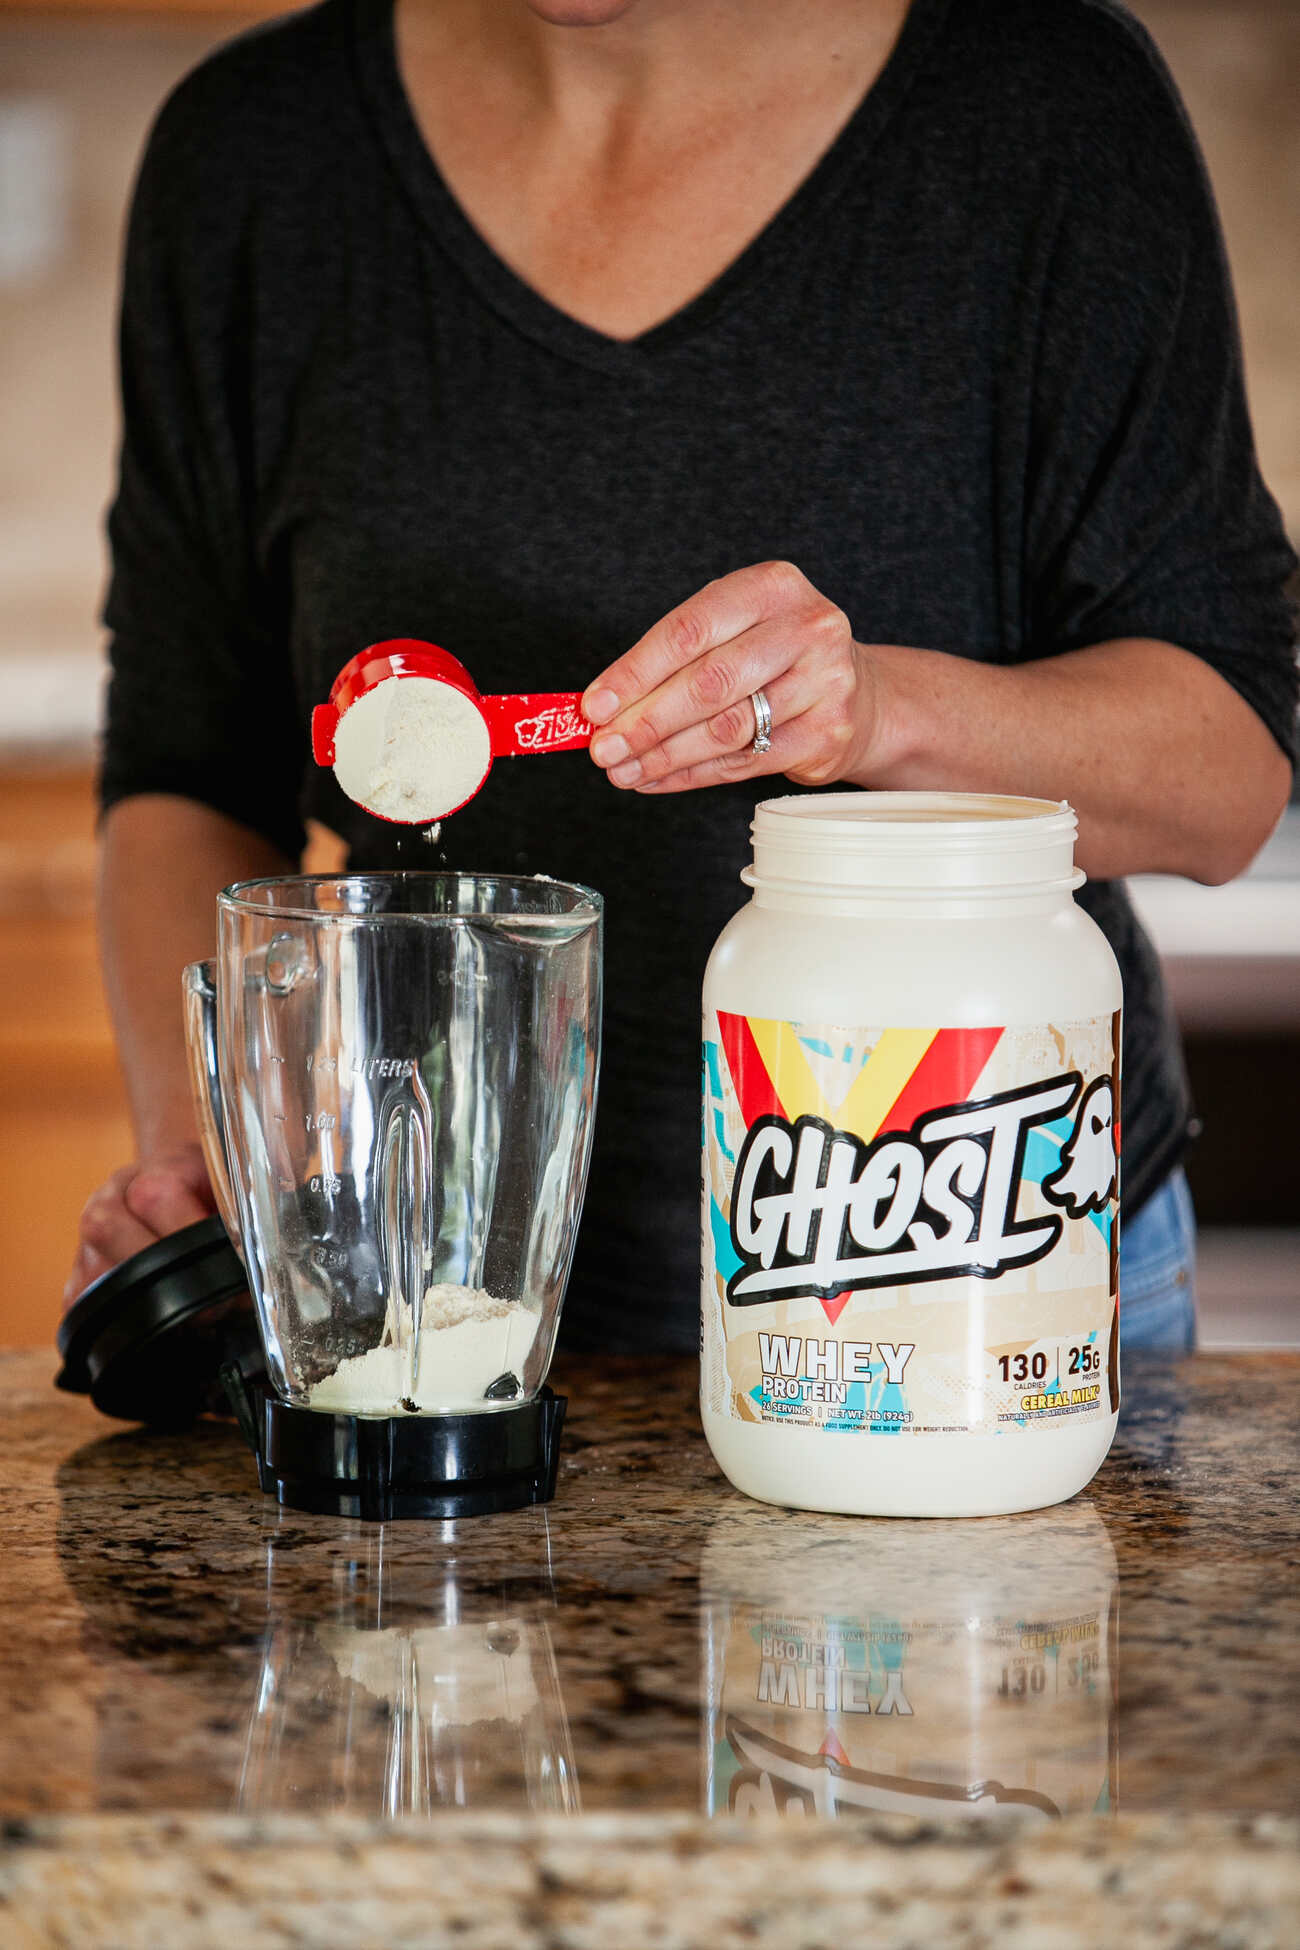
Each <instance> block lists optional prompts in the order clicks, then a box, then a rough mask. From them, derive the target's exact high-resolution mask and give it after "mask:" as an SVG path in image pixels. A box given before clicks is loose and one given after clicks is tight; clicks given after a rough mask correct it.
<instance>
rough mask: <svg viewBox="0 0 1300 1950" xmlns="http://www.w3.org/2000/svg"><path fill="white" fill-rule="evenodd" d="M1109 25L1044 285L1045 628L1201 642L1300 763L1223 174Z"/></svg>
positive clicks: (1040, 395) (1038, 375) (1086, 97)
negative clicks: (1228, 242) (1224, 213)
mask: <svg viewBox="0 0 1300 1950" xmlns="http://www.w3.org/2000/svg"><path fill="white" fill-rule="evenodd" d="M1108 41H1109V45H1108V46H1107V48H1106V49H1105V54H1106V59H1105V63H1104V72H1101V71H1098V72H1095V73H1094V74H1093V75H1092V77H1091V78H1090V77H1089V76H1088V75H1087V74H1084V75H1082V76H1081V77H1079V82H1080V90H1079V97H1078V99H1077V100H1076V102H1075V105H1074V107H1075V112H1074V114H1073V115H1072V116H1071V118H1070V119H1071V122H1072V124H1073V126H1074V129H1075V135H1074V137H1073V139H1072V141H1070V142H1069V146H1070V148H1071V154H1070V158H1069V164H1068V167H1067V169H1066V170H1065V172H1063V181H1062V183H1061V185H1060V187H1059V196H1058V209H1057V222H1056V226H1055V232H1054V243H1053V250H1052V254H1051V261H1050V265H1049V268H1048V272H1047V275H1046V278H1045V280H1044V283H1043V287H1042V310H1041V317H1040V331H1039V336H1038V351H1037V361H1036V370H1035V374H1034V383H1033V390H1032V407H1031V419H1032V427H1031V438H1030V468H1029V472H1030V479H1029V481H1028V483H1027V489H1028V495H1027V503H1026V506H1027V510H1028V514H1027V522H1026V529H1027V533H1026V546H1027V555H1028V566H1029V586H1030V591H1031V595H1030V605H1031V614H1030V617H1029V624H1030V641H1031V643H1032V645H1033V646H1034V649H1035V651H1036V652H1038V653H1041V652H1043V651H1046V650H1064V649H1071V648H1078V647H1080V646H1083V645H1086V644H1090V643H1099V642H1104V641H1107V640H1110V639H1114V638H1119V637H1150V638H1157V639H1161V640H1163V641H1166V642H1170V643H1175V644H1177V645H1179V646H1180V647H1181V648H1183V649H1186V650H1190V651H1193V652H1194V653H1195V654H1196V655H1197V656H1200V657H1203V658H1204V659H1205V660H1206V661H1207V662H1208V663H1210V664H1211V665H1213V667H1214V668H1215V670H1217V671H1218V672H1219V673H1220V674H1221V675H1222V676H1223V677H1224V678H1225V679H1226V680H1227V681H1228V683H1229V684H1231V685H1232V686H1233V688H1234V689H1235V690H1237V691H1238V692H1239V693H1240V694H1241V696H1242V697H1244V698H1245V699H1246V701H1247V703H1249V704H1250V705H1251V706H1252V707H1253V709H1254V710H1255V711H1256V712H1257V713H1258V715H1259V716H1260V717H1261V718H1262V719H1263V721H1264V723H1265V724H1266V725H1267V726H1268V728H1269V730H1270V731H1271V732H1272V734H1273V736H1274V738H1275V739H1276V740H1277V742H1278V744H1279V745H1280V746H1281V747H1282V749H1283V750H1284V751H1285V753H1286V754H1287V756H1288V757H1289V758H1290V759H1291V760H1292V762H1293V763H1294V761H1295V756H1296V704H1297V673H1296V660H1295V635H1294V618H1293V615H1292V611H1291V607H1290V604H1289V602H1288V599H1287V595H1286V584H1287V579H1288V577H1289V576H1290V574H1291V573H1292V571H1293V570H1294V568H1295V562H1296V558H1295V556H1294V554H1293V553H1292V551H1291V549H1290V547H1289V545H1288V542H1287V539H1286V535H1285V532H1284V530H1283V527H1282V522H1281V519H1280V516H1279V513H1278V510H1277V507H1276V504H1275V503H1274V501H1273V500H1272V497H1271V496H1270V494H1269V492H1268V490H1267V488H1266V487H1265V485H1264V482H1263V480H1262V478H1261V476H1260V472H1259V467H1258V464H1257V461H1256V457H1255V449H1254V442H1253V437H1252V433H1251V426H1250V417H1249V413H1248V410H1247V404H1246V396H1245V387H1244V384H1243V376H1242V360H1241V350H1240V342H1239V335H1238V330H1237V321H1236V315H1235V308H1234V303H1233V296H1232V289H1231V283H1230V278H1229V273H1228V267H1227V261H1226V256H1225V252H1224V248H1223V242H1222V238H1221V235H1220V231H1219V224H1218V218H1217V214H1216V211H1215V207H1214V201H1213V197H1212V193H1211V190H1210V186H1209V183H1208V180H1207V177H1206V173H1205V169H1204V166H1203V164H1202V161H1201V158H1200V154H1199V151H1198V149H1197V146H1196V142H1195V138H1194V137H1193V135H1192V132H1191V129H1190V127H1189V125H1188V122H1187V118H1186V115H1185V113H1184V111H1183V109H1182V106H1181V104H1180V102H1179V100H1178V97H1177V95H1176V93H1175V91H1174V88H1173V84H1172V82H1171V81H1170V79H1169V77H1168V75H1167V73H1166V72H1165V70H1164V68H1163V65H1162V64H1161V63H1160V61H1159V57H1158V56H1157V55H1156V54H1155V51H1154V49H1153V48H1152V47H1151V46H1150V44H1149V42H1147V40H1146V37H1145V36H1144V35H1143V34H1142V33H1141V31H1140V30H1139V29H1137V28H1135V27H1134V26H1133V25H1132V23H1130V22H1125V23H1120V22H1119V21H1117V20H1115V19H1114V17H1113V16H1112V18H1111V24H1110V27H1109V30H1108ZM1099 66H1100V64H1099ZM1067 140H1069V139H1067Z"/></svg>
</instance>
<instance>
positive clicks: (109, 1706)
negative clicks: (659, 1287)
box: [0, 1353, 1300, 1950]
mask: <svg viewBox="0 0 1300 1950" xmlns="http://www.w3.org/2000/svg"><path fill="white" fill-rule="evenodd" d="M53 1369H54V1363H53V1361H52V1359H48V1358H46V1357H45V1356H44V1355H43V1354H39V1353H36V1354H30V1353H29V1354H14V1355H10V1356H7V1357H3V1359H2V1360H0V1379H2V1381H3V1397H2V1399H3V1401H4V1404H5V1407H4V1411H3V1413H4V1420H5V1424H6V1428H5V1437H6V1439H5V1442H4V1445H3V1450H2V1451H0V1482H2V1484H3V1499H2V1502H0V1512H2V1514H0V1527H2V1529H3V1533H4V1536H3V1546H2V1555H0V1814H3V1815H5V1816H8V1817H10V1818H11V1819H10V1823H9V1830H8V1841H7V1845H6V1848H5V1851H4V1854H3V1857H2V1858H0V1942H2V1943H4V1944H5V1946H6V1950H8V1945H9V1944H10V1943H11V1942H12V1943H15V1944H22V1945H26V1944H28V1943H31V1944H38V1943H39V1944H45V1943H50V1944H56V1943H57V1944H74V1943H75V1944H81V1943H86V1944H90V1943H95V1944H100V1945H109V1944H118V1943H120V1944H122V1945H124V1946H125V1945H128V1944H131V1945H134V1944H135V1943H142V1944H143V1943H149V1944H161V1943H166V1944H168V1945H169V1946H170V1945H176V1946H183V1945H186V1944H189V1943H191V1942H193V1943H200V1942H207V1941H209V1940H215V1938H216V1936H218V1935H221V1934H222V1933H223V1932H225V1933H227V1934H231V1933H237V1934H238V1937H239V1940H240V1941H241V1943H246V1944H257V1945H260V1944H263V1943H266V1944H276V1945H278V1944H280V1943H286V1944H287V1943H302V1944H316V1943H333V1942H340V1943H342V1942H354V1943H367V1942H378V1941H381V1940H382V1941H391V1942H401V1943H407V1942H410V1943H416V1942H441V1941H444V1940H445V1941H449V1942H450V1941H455V1942H460V1943H467V1944H479V1943H484V1944H486V1943H489V1942H501V1943H518V1944H523V1945H531V1944H533V1943H537V1944H543V1943H545V1944H548V1945H565V1946H568V1945H573V1946H575V1947H576V1946H579V1945H585V1944H586V1943H588V1942H591V1943H596V1942H601V1943H604V1944H614V1943H622V1942H628V1943H647V1944H648V1943H662V1944H665V1945H667V1944H676V1943H679V1942H680V1943H688V1942H692V1941H702V1940H707V1941H708V1942H709V1943H710V1944H716V1945H725V1944H730V1943H732V1942H735V1943H741V1942H765V1943H772V1944H777V1943H780V1944H785V1943H789V1944H805V1943H806V1944H810V1945H811V1944H814V1943H821V1942H826V1943H831V1942H837V1941H840V1940H842V1938H843V1936H844V1934H845V1932H846V1929H847V1928H848V1927H849V1924H848V1918H849V1916H850V1915H852V1916H853V1917H855V1918H856V1919H857V1922H856V1925H855V1927H857V1928H858V1933H861V1932H860V1924H861V1920H862V1917H863V1915H864V1913H865V1910H864V1906H869V1909H870V1913H871V1916H872V1918H873V1935H872V1941H873V1942H878V1943H881V1944H886V1943H888V1944H895V1943H896V1944H899V1945H900V1946H901V1945H903V1944H911V1943H915V1944H918V1945H919V1944H921V1943H932V1942H935V1941H938V1940H939V1935H940V1933H941V1932H940V1925H942V1932H944V1933H947V1935H948V1937H949V1939H950V1940H954V1941H957V1940H960V1941H961V1942H963V1943H970V1944H972V1945H975V1944H983V1943H985V1942H988V1943H990V1944H991V1943H993V1942H995V1941H996V1942H1007V1941H1009V1942H1014V1943H1024V1944H1030V1943H1032V1944H1035V1945H1054V1944H1058V1943H1059V1944H1061V1945H1073V1944H1075V1943H1080V1944H1082V1943H1105V1942H1110V1941H1118V1940H1121V1938H1123V1939H1125V1940H1126V1941H1127V1942H1129V1943H1132V1944H1134V1945H1138V1944H1146V1943H1147V1942H1150V1943H1151V1944H1153V1945H1155V1944H1160V1945H1162V1946H1163V1945H1182V1944H1186V1945H1189V1946H1190V1945H1193V1944H1195V1945H1202V1944H1205V1945H1209V1944H1220V1943H1221V1944H1223V1945H1225V1946H1227V1945H1229V1944H1232V1945H1241V1946H1250V1947H1251V1950H1255V1946H1260V1947H1261V1950H1262V1946H1266V1945H1272V1944H1274V1943H1276V1944H1277V1945H1279V1946H1282V1945H1286V1946H1292V1945H1294V1943H1295V1942H1297V1941H1300V1867H1298V1866H1297V1864H1298V1862H1300V1849H1298V1847H1297V1844H1298V1843H1300V1829H1297V1827H1296V1826H1295V1822H1294V1818H1295V1817H1296V1816H1297V1815H1300V1577H1298V1576H1297V1569H1298V1567H1300V1519H1298V1517H1297V1511H1298V1509H1300V1495H1298V1492H1300V1439H1298V1437H1297V1421H1298V1419H1300V1418H1298V1417H1297V1407H1300V1356H1296V1355H1284V1354H1272V1353H1270V1354H1260V1355H1214V1356H1209V1355H1196V1356H1192V1357H1190V1358H1188V1359H1186V1360H1182V1361H1179V1362H1175V1363H1172V1364H1165V1363H1155V1362H1152V1361H1150V1360H1148V1361H1147V1362H1142V1361H1139V1360H1137V1359H1131V1360H1130V1361H1128V1362H1127V1363H1126V1370H1125V1385H1126V1396H1125V1405H1124V1411H1123V1415H1122V1419H1121V1427H1120V1433H1119V1436H1118V1438H1117V1441H1116V1445H1115V1448H1114V1450H1113V1451H1112V1454H1111V1457H1110V1459H1109V1460H1108V1461H1107V1463H1106V1464H1105V1466H1104V1467H1103V1469H1102V1471H1101V1473H1100V1475H1099V1476H1098V1477H1097V1479H1096V1480H1095V1482H1094V1483H1093V1484H1092V1485H1091V1486H1090V1488H1089V1489H1088V1490H1087V1491H1085V1492H1084V1493H1083V1494H1082V1495H1081V1496H1079V1497H1077V1498H1075V1499H1074V1500H1073V1502H1072V1503H1070V1504H1068V1505H1065V1506H1062V1507H1061V1508H1060V1509H1058V1510H1054V1511H1045V1512H1042V1513H1038V1514H1030V1515H1026V1516H1020V1517H1011V1518H998V1519H984V1520H981V1521H978V1522H967V1523H934V1524H923V1523H901V1522H887V1521H869V1520H860V1519H849V1518H832V1517H815V1516H809V1515H806V1514H801V1513H798V1512H783V1511H780V1510H776V1509H772V1508H769V1507H767V1506H763V1505H759V1504H756V1503H752V1502H749V1501H748V1500H746V1499H745V1498H743V1497H741V1496H740V1495H738V1494H737V1493H736V1492H735V1491H733V1490H732V1489H731V1488H730V1487H729V1486H728V1485H727V1483H726V1482H725V1480H724V1479H723V1478H722V1477H721V1476H720V1475H719V1473H718V1472H717V1470H716V1469H715V1467H714V1465H713V1463H712V1460H711V1458H710V1456H709V1453H708V1450H707V1448H706V1447H705V1445H704V1442H703V1438H702V1436H701V1435H700V1433H699V1425H698V1420H697V1417H696V1412H695V1400H694V1368H693V1364H692V1363H690V1362H682V1361H669V1360H665V1361H657V1362H632V1361H590V1362H577V1361H571V1362H570V1363H569V1364H568V1365H567V1366H566V1367H564V1368H563V1369H560V1370H557V1372H556V1373H555V1375H553V1377H552V1379H553V1381H554V1382H555V1383H556V1385H557V1386H558V1387H560V1388H562V1389H563V1390H564V1391H565V1392H566V1393H567V1394H568V1396H569V1400H570V1414H569V1423H568V1426H567V1427H566V1430H565V1439H564V1455H563V1462H562V1467H561V1479H560V1488H559V1494H558V1496H557V1498H556V1500H555V1502H554V1503H553V1504H551V1505H549V1506H548V1507H547V1508H545V1509H538V1510H529V1511H521V1512H515V1513H510V1514H506V1515H502V1516H496V1517H491V1518H481V1519H477V1520H474V1521H470V1522H460V1523H456V1524H434V1523H430V1524H418V1523H417V1524H398V1525H390V1526H387V1527H380V1526H375V1525H361V1524H347V1523H340V1522H338V1521H336V1520H332V1519H327V1518H318V1517H310V1516H300V1515H296V1514H294V1513H288V1512H286V1513H279V1512H277V1511H276V1510H275V1509H274V1507H273V1506H272V1505H270V1504H269V1503H268V1502H267V1501H266V1500H264V1499H263V1498H262V1496H261V1495H260V1493H259V1491H258V1490H257V1487H256V1480H255V1476H254V1474H253V1466H252V1462H251V1459H250V1458H249V1456H248V1455H247V1452H246V1451H245V1450H244V1449H243V1447H242V1446H241V1443H240V1440H239V1438H238V1436H237V1434H236V1432H235V1430H234V1428H233V1426H228V1425H225V1424H220V1423H205V1424H202V1425H200V1426H198V1427H197V1428H195V1429H194V1430H192V1431H190V1432H189V1433H187V1434H184V1435H151V1434H147V1433H145V1432H142V1431H139V1430H133V1429H126V1428H119V1427H115V1426H114V1425H113V1424H111V1423H108V1422H106V1421H104V1420H103V1418H101V1417H100V1416H98V1415H97V1414H96V1413H95V1411H94V1410H93V1409H92V1408H91V1407H90V1406H89V1405H88V1404H87V1403H85V1402H83V1401H80V1400H74V1399H70V1398H68V1397H66V1396H60V1395H58V1394H56V1393H55V1392H54V1390H53V1388H52V1386H51V1379H52V1374H53ZM817 1815H821V1816H826V1817H837V1819H827V1820H825V1821H824V1822H821V1823H818V1824H815V1825H814V1826H812V1827H810V1826H809V1822H808V1820H807V1817H809V1816H817ZM1287 1817H1290V1818H1292V1819H1291V1820H1290V1821H1288V1820H1287V1819H1285V1818H1287ZM1260 1818H1264V1819H1260ZM1278 1818H1283V1819H1278ZM449 1852H450V1856H454V1858H455V1861H456V1868H455V1872H454V1874H453V1873H452V1872H451V1870H450V1869H449V1867H448V1860H449ZM128 1897H129V1901H130V1912H129V1915H128V1913H127V1911H126V1910H125V1909H124V1907H123V1905H124V1904H125V1903H126V1901H127V1899H128ZM362 1900H364V1902H365V1904H366V1905H368V1907H367V1908H366V1909H365V1910H364V1914H363V1911H362V1910H360V1909H356V1908H355V1907H353V1908H349V1905H350V1904H351V1905H355V1904H356V1903H357V1902H360V1901H362ZM187 1905H188V1907H187ZM458 1905H459V1907H457V1906H458ZM223 1916H224V1917H225V1919H226V1921H225V1923H222V1922H221V1918H222V1917H223ZM110 1918H111V1923H110V1921H109V1920H108V1919H110ZM457 1919H459V1920H457ZM999 1919H1000V1920H999ZM227 1926H228V1928H227ZM205 1930H207V1931H211V1932H212V1935H211V1936H209V1935H205V1934H204V1931H205ZM959 1930H960V1932H961V1933H960V1935H958V1934H957V1933H958V1931H959Z"/></svg>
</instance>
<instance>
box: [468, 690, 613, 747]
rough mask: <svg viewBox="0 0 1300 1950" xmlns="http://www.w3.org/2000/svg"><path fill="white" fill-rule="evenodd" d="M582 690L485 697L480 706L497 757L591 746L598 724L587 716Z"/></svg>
mask: <svg viewBox="0 0 1300 1950" xmlns="http://www.w3.org/2000/svg"><path fill="white" fill-rule="evenodd" d="M581 701H582V692H581V691H524V692H522V693H521V694H520V695H518V696H514V697H510V696H506V697H481V698H480V699H479V700H478V703H479V709H480V710H481V711H482V713H483V716H484V718H485V719H486V721H487V728H488V731H489V732H490V733H491V737H492V756H493V758H521V757H523V756H524V754H525V753H527V752H576V751H581V749H582V747H583V746H584V745H589V744H590V743H591V740H592V734H593V732H594V731H595V726H594V725H593V724H591V723H590V722H589V721H588V720H587V719H586V718H584V717H583V715H582V711H581V708H580V707H581Z"/></svg>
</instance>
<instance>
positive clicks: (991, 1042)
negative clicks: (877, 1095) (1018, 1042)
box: [880, 1029, 1002, 1131]
mask: <svg viewBox="0 0 1300 1950" xmlns="http://www.w3.org/2000/svg"><path fill="white" fill-rule="evenodd" d="M1001 1034H1002V1031H1001V1030H1000V1029H941V1030H940V1031H939V1033H938V1035H937V1036H936V1037H935V1039H934V1041H933V1042H932V1043H931V1045H930V1047H929V1049H928V1050H927V1051H926V1052H925V1055H924V1056H923V1057H922V1058H921V1061H920V1062H919V1063H918V1064H917V1066H916V1068H915V1069H914V1070H913V1072H912V1074H911V1076H910V1077H909V1078H908V1079H907V1082H906V1083H905V1084H904V1085H903V1088H902V1089H901V1090H900V1091H899V1093H898V1095H897V1097H895V1099H894V1101H893V1103H892V1104H891V1105H890V1108H889V1110H888V1111H887V1112H886V1114H885V1116H884V1118H883V1119H882V1120H881V1125H880V1129H881V1130H882V1131H909V1130H910V1129H911V1128H912V1125H913V1124H914V1123H915V1122H916V1120H917V1118H918V1117H923V1116H924V1115H925V1113H926V1111H928V1110H938V1109H940V1108H941V1106H943V1105H945V1104H964V1103H965V1102H966V1100H967V1098H968V1097H969V1096H970V1093H971V1091H972V1089H973V1088H974V1085H975V1079H976V1077H977V1076H978V1075H979V1073H980V1071H981V1070H982V1069H983V1068H984V1065H985V1064H986V1063H987V1062H988V1060H989V1057H990V1056H991V1055H992V1054H993V1050H994V1048H995V1046H996V1044H997V1040H998V1038H999V1036H1000V1035H1001Z"/></svg>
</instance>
